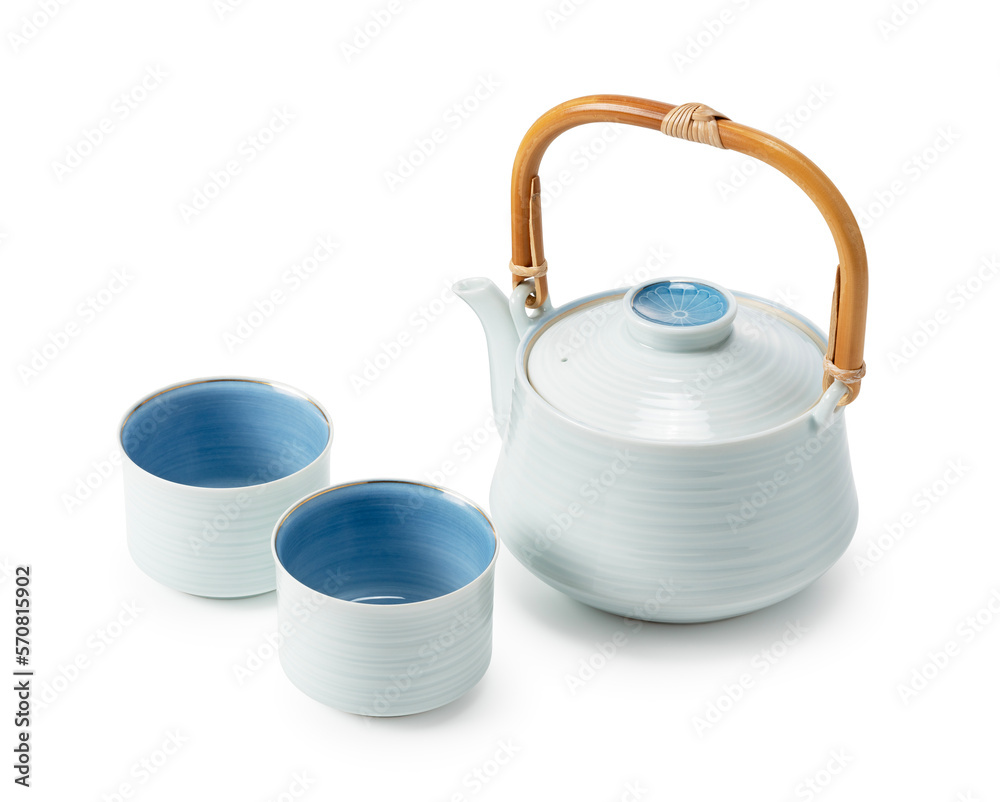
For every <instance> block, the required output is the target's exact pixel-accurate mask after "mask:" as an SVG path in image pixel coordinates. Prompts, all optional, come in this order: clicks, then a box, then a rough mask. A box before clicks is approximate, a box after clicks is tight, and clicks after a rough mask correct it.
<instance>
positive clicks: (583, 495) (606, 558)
mask: <svg viewBox="0 0 1000 802" xmlns="http://www.w3.org/2000/svg"><path fill="white" fill-rule="evenodd" d="M753 391H754V392H761V393H768V392H769V389H768V388H767V387H766V386H764V387H758V388H755V389H754V390H753ZM748 392H749V390H748ZM801 449H804V450H801ZM490 509H491V511H492V514H493V518H494V520H495V521H496V524H497V532H498V533H499V534H500V537H501V539H502V540H503V541H504V543H505V544H506V545H507V546H508V547H509V548H510V550H511V551H512V552H513V553H514V555H515V556H516V557H517V558H518V559H519V560H520V561H521V562H522V563H523V564H524V565H525V566H527V567H528V568H529V569H530V570H531V571H532V572H533V573H535V574H536V575H537V576H539V577H541V578H542V579H543V580H544V581H545V582H547V583H548V584H550V585H552V586H553V587H555V588H557V589H558V590H560V591H562V592H564V593H566V594H568V595H569V596H572V597H573V598H576V599H579V600H580V601H582V602H585V603H586V604H589V605H592V606H594V607H597V608H600V609H602V610H607V611H609V612H612V613H616V614H618V615H623V616H629V617H633V618H640V619H644V620H651V621H673V622H688V621H706V620H713V619H718V618H726V617H729V616H734V615H740V614H742V613H746V612H750V611H752V610H757V609H760V608H762V607H766V606H767V605H769V604H773V603H775V602H777V601H780V600H781V599H784V598H786V597H788V596H790V595H792V594H794V593H796V592H797V591H799V590H801V589H802V588H804V587H805V586H806V585H808V584H809V583H810V582H812V581H813V580H815V579H816V578H817V577H819V576H820V575H821V574H823V573H824V572H825V571H826V570H827V569H828V568H829V567H830V566H831V565H832V564H833V563H834V562H835V561H836V560H837V558H838V557H839V556H840V555H841V554H842V553H843V552H844V550H845V549H846V548H847V545H848V544H849V543H850V540H851V537H852V536H853V534H854V530H855V527H856V525H857V515H858V510H857V497H856V493H855V489H854V480H853V476H852V473H851V466H850V458H849V454H848V449H847V436H846V431H845V428H844V417H843V411H842V410H841V411H838V412H837V413H836V415H835V419H834V423H833V425H832V426H830V427H829V428H828V429H826V430H825V431H821V430H820V428H819V427H818V425H817V424H816V423H815V422H814V420H813V418H812V416H811V415H806V416H805V417H802V418H800V419H799V420H797V421H796V422H794V423H791V424H789V425H787V426H785V427H782V428H779V429H777V430H773V431H771V432H770V433H766V434H761V435H757V436H753V437H750V438H747V439H743V440H737V441H733V442H729V443H706V444H687V445H684V444H659V443H648V442H642V441H636V440H632V441H629V440H627V439H624V438H616V437H615V436H613V435H602V434H600V433H597V432H593V431H590V430H587V429H586V427H583V426H580V425H577V424H573V423H572V422H570V421H567V420H566V419H565V418H563V417H562V416H560V415H559V414H558V413H556V412H555V411H554V410H553V409H552V408H551V407H549V406H548V405H547V404H545V402H544V401H542V400H541V399H540V398H539V397H538V396H537V395H535V394H534V393H533V392H532V391H531V390H530V389H528V388H527V387H526V386H525V385H524V384H523V376H521V375H519V376H518V379H517V383H516V385H515V391H514V397H513V404H512V410H511V421H510V428H509V431H508V433H507V436H506V438H505V442H504V448H503V451H502V454H501V457H500V463H499V465H498V466H497V472H496V476H495V478H494V482H493V487H492V491H491V497H490Z"/></svg>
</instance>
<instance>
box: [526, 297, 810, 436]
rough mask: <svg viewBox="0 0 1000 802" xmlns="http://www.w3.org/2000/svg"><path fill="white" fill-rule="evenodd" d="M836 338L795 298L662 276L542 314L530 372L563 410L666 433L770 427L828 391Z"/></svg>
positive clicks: (632, 430)
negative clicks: (827, 355)
mask: <svg viewBox="0 0 1000 802" xmlns="http://www.w3.org/2000/svg"><path fill="white" fill-rule="evenodd" d="M825 350H826V340H825V337H824V336H823V334H822V333H821V332H820V331H819V330H818V329H816V328H815V327H814V326H813V325H812V324H811V323H809V322H808V321H807V320H805V319H804V318H802V317H801V316H799V315H798V314H796V313H795V312H793V311H791V310H790V309H788V308H786V307H784V306H781V305H780V304H776V303H774V302H771V301H766V300H764V299H762V298H757V297H755V296H752V295H747V294H745V293H733V292H730V291H729V290H727V289H725V288H724V287H721V286H719V285H718V284H714V283H712V282H709V281H703V280H702V279H693V278H671V279H655V280H653V281H648V282H645V283H643V284H640V285H638V286H636V287H633V288H632V289H630V290H627V291H625V290H617V291H615V292H612V293H604V294H602V295H598V296H591V297H590V298H584V299H582V300H580V301H577V302H575V303H573V304H570V305H569V306H567V307H563V308H561V309H558V310H556V311H555V312H554V313H552V314H551V315H549V316H546V319H544V320H542V321H540V323H539V326H538V329H537V330H536V332H535V333H534V334H533V336H532V337H531V338H530V339H529V341H528V343H527V346H526V355H525V362H524V364H525V368H526V371H527V378H528V381H529V383H530V384H531V386H532V387H533V388H534V389H535V391H536V392H537V393H538V394H539V395H540V396H541V397H542V398H543V399H545V400H546V401H547V402H548V403H549V404H551V405H552V406H553V407H555V408H556V409H558V410H559V411H560V412H562V413H563V414H564V415H567V416H568V417H570V418H573V419H574V420H576V421H578V422H580V423H582V424H584V425H585V426H588V427H591V428H595V429H599V430H602V431H605V432H608V433H612V434H617V435H622V436H626V437H633V438H639V439H643V440H653V441H665V442H698V443H703V442H714V441H721V440H731V439H734V438H738V437H742V436H745V435H751V434H755V433H758V432H762V431H765V430H767V429H771V428H773V427H775V426H778V425H780V424H782V423H785V422H787V421H789V420H792V419H793V418H796V417H798V416H799V415H800V414H802V413H803V412H805V411H806V410H808V409H809V408H810V407H812V406H813V405H814V404H815V403H816V402H817V401H818V400H819V398H820V396H821V395H822V393H823V358H824V352H825Z"/></svg>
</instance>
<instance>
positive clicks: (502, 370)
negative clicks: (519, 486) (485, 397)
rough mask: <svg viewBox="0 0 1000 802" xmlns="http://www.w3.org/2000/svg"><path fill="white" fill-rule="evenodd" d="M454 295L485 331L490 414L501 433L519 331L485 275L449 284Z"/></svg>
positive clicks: (507, 412) (502, 297)
mask: <svg viewBox="0 0 1000 802" xmlns="http://www.w3.org/2000/svg"><path fill="white" fill-rule="evenodd" d="M452 290H453V291H454V293H455V295H457V296H458V297H459V298H461V299H462V300H463V301H465V302H466V303H467V304H468V305H469V306H471V307H472V311H473V312H475V313H476V314H477V315H478V316H479V320H480V321H481V322H482V324H483V330H484V331H485V332H486V348H487V351H488V353H489V358H490V384H491V387H492V396H493V417H494V418H495V420H496V423H497V428H498V429H499V430H500V432H501V434H502V433H503V432H505V431H506V428H507V420H508V418H509V417H510V396H511V392H512V390H513V387H514V356H515V354H516V352H517V345H518V340H519V338H518V333H517V328H516V327H515V325H514V320H513V318H512V317H511V312H510V305H509V302H508V300H507V298H506V296H505V295H504V294H503V293H502V292H501V291H500V288H499V287H497V285H496V284H494V283H493V282H492V281H490V280H489V279H487V278H467V279H462V280H461V281H456V282H455V284H454V285H453V286H452Z"/></svg>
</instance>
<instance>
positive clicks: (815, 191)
mask: <svg viewBox="0 0 1000 802" xmlns="http://www.w3.org/2000/svg"><path fill="white" fill-rule="evenodd" d="M685 112H688V113H687V114H685ZM706 112H707V113H708V114H707V117H706V116H705V113H706ZM678 113H680V116H681V117H682V118H683V119H682V120H681V123H680V124H678V123H677V118H678ZM691 113H693V114H694V117H693V118H692V116H691ZM699 114H701V115H702V116H699ZM713 114H714V113H712V112H711V110H710V109H706V107H698V106H697V104H688V105H686V106H683V107H678V106H674V105H671V104H670V103H660V102H658V101H655V100H643V99H642V98H635V97H627V96H625V95H591V96H589V97H581V98H577V99H576V100H570V101H567V102H566V103H562V104H561V105H559V106H556V107H555V108H553V109H550V110H549V111H547V112H546V113H545V114H543V115H542V116H541V117H539V118H538V119H537V120H536V121H535V123H534V125H532V126H531V128H530V129H528V133H527V134H525V135H524V139H522V140H521V145H520V147H519V148H518V151H517V156H516V157H515V159H514V170H513V174H512V176H511V192H510V201H511V203H510V205H511V209H510V210H511V262H510V264H511V271H512V273H513V274H514V276H513V284H514V286H515V287H516V286H517V285H518V284H520V283H521V282H522V281H524V280H525V278H529V277H530V278H534V280H535V290H534V293H532V295H530V296H529V298H528V301H527V305H528V306H529V307H530V308H538V307H539V306H541V304H542V303H544V301H545V299H546V297H547V296H548V279H547V277H546V271H547V267H548V265H547V262H546V261H545V251H544V247H543V243H542V209H541V188H540V181H539V178H538V167H539V164H540V163H541V161H542V156H543V155H544V154H545V150H546V149H547V148H548V146H549V145H550V144H551V142H552V141H553V140H554V139H555V138H556V137H557V136H559V134H561V133H563V132H564V131H567V130H569V129H570V128H574V127H576V126H578V125H583V124H584V123H597V122H614V123H627V124H629V125H637V126H639V127H641V128H651V129H653V130H656V131H659V130H663V132H664V133H667V134H670V135H673V136H682V137H684V138H690V139H697V140H698V141H702V142H706V143H710V144H716V145H717V146H719V147H723V148H727V149H729V150H735V151H738V152H740V153H745V154H746V155H748V156H753V157H754V158H756V159H759V160H760V161H762V162H764V163H765V164H769V165H771V166H772V167H774V168H775V169H777V170H779V171H781V172H782V173H784V174H785V175H786V176H788V177H789V178H790V179H792V181H794V182H795V183H796V184H797V185H798V186H799V188H800V189H802V191H803V192H805V193H806V195H808V196H809V198H810V199H811V200H812V202H813V203H814V204H815V205H816V207H817V208H818V209H819V211H820V213H821V214H822V215H823V219H824V220H826V223H827V226H829V228H830V233H831V234H833V241H834V243H835V244H836V246H837V256H838V259H839V262H840V263H839V265H838V267H837V273H836V277H835V284H834V292H833V309H832V313H831V316H830V345H829V349H828V351H827V359H826V369H825V375H824V387H829V385H830V384H831V383H832V381H833V380H834V379H839V380H840V381H842V382H844V384H845V386H846V387H847V389H848V393H847V395H846V396H845V397H844V399H843V400H842V401H841V404H849V403H850V402H851V401H853V400H854V399H855V398H856V397H857V394H858V391H859V389H860V387H861V376H863V375H864V340H865V315H866V313H867V308H868V260H867V257H866V256H865V246H864V242H863V240H862V238H861V230H860V229H859V228H858V224H857V221H856V220H855V219H854V215H853V213H852V212H851V209H850V207H849V206H848V205H847V202H846V201H845V200H844V197H843V195H841V194H840V191H839V190H838V189H837V188H836V187H835V186H834V185H833V182H831V181H830V179H829V178H827V177H826V175H825V174H824V173H823V171H822V170H820V169H819V168H818V167H817V166H816V165H815V164H813V163H812V162H811V161H810V160H809V159H807V158H806V157H805V156H803V155H802V154H801V153H799V151H797V150H796V149H795V148H793V147H791V146H790V145H788V144H786V143H785V142H782V141H781V140H780V139H777V138H775V137H773V136H771V135H770V134H765V133H763V132H762V131H757V130H755V129H753V128H749V127H747V126H745V125H741V124H739V123H736V122H733V121H732V120H729V119H726V118H725V117H723V116H722V115H718V114H714V118H712V115H713ZM665 118H667V119H666V120H665ZM713 137H714V138H713Z"/></svg>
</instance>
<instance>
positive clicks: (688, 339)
mask: <svg viewBox="0 0 1000 802" xmlns="http://www.w3.org/2000/svg"><path fill="white" fill-rule="evenodd" d="M623 303H624V304H625V319H626V322H627V326H628V331H629V333H630V334H631V335H632V336H633V337H634V338H635V339H636V340H638V341H639V342H641V343H642V344H643V345H648V346H650V347H652V348H657V349H659V350H662V351H695V350H701V349H705V348H711V347H712V346H714V345H717V344H719V343H721V342H723V341H724V340H726V339H727V338H728V337H729V335H730V333H731V332H732V330H733V320H734V319H735V318H736V312H737V302H736V298H735V296H734V295H733V294H732V293H731V292H730V291H729V290H727V289H726V288H725V287H720V286H719V285H718V284H713V283H711V282H708V281H703V280H701V279H693V278H671V279H654V280H653V281H647V282H645V283H644V284H639V285H638V286H636V287H633V288H632V289H631V290H629V291H628V292H627V293H626V294H625V298H624V299H623Z"/></svg>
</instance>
